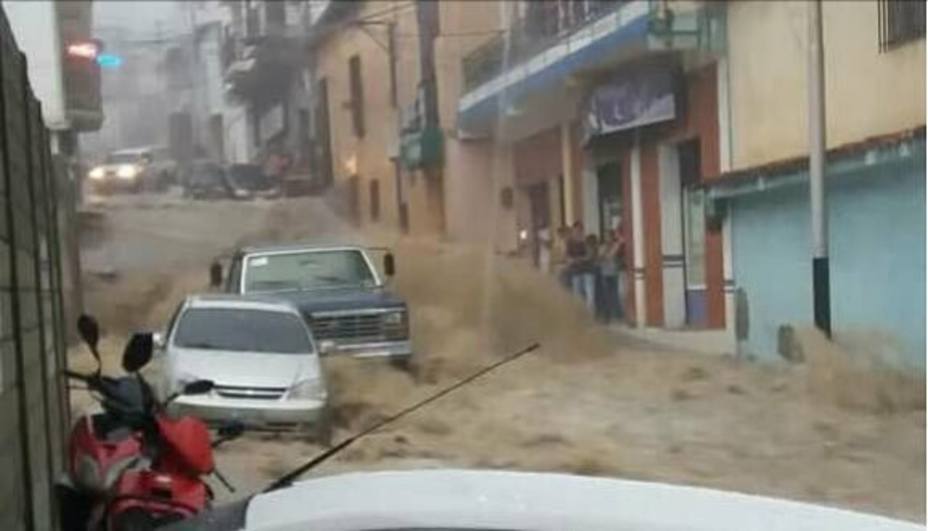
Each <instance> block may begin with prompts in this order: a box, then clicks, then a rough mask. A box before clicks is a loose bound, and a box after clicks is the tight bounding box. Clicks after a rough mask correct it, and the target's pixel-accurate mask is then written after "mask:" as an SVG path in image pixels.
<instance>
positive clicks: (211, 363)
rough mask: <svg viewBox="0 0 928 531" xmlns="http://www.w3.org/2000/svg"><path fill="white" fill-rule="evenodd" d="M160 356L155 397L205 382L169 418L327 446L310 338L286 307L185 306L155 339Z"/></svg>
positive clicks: (198, 302)
mask: <svg viewBox="0 0 928 531" xmlns="http://www.w3.org/2000/svg"><path fill="white" fill-rule="evenodd" d="M156 342H157V343H159V346H161V348H162V350H163V353H164V355H165V357H166V360H165V362H166V370H165V371H164V382H163V387H162V393H164V394H169V393H172V392H174V391H176V390H177V389H179V388H181V387H183V385H184V384H185V383H187V382H191V381H194V380H198V379H207V380H212V381H213V382H214V383H215V388H214V389H213V391H212V392H210V393H209V394H205V395H196V396H182V397H180V398H178V399H177V400H176V401H174V402H173V403H172V404H171V410H172V412H176V413H184V414H191V415H194V416H197V417H200V418H202V419H203V420H205V421H207V422H224V421H240V422H242V423H243V424H245V425H246V426H250V427H257V428H268V429H303V428H306V427H311V428H312V429H313V430H314V431H315V432H316V435H317V436H318V438H319V439H321V440H322V441H323V442H325V443H327V442H328V437H329V430H330V427H329V424H328V418H327V415H326V411H327V401H328V394H327V391H326V385H325V378H324V376H323V373H322V368H321V366H320V364H319V353H318V351H317V349H316V343H315V341H314V339H313V336H312V333H311V332H310V330H309V328H308V327H307V326H306V323H305V322H304V321H303V319H302V318H301V316H300V313H299V312H298V311H297V310H296V308H295V307H294V306H292V305H291V304H290V303H288V302H283V301H275V300H271V299H267V300H265V299H254V298H243V297H235V296H228V295H199V296H191V297H188V298H187V300H185V301H184V302H183V303H182V304H181V305H180V307H179V308H178V310H177V313H175V315H174V317H173V318H172V320H171V324H170V325H169V328H168V331H167V332H166V334H165V335H163V336H160V335H159V336H157V337H156Z"/></svg>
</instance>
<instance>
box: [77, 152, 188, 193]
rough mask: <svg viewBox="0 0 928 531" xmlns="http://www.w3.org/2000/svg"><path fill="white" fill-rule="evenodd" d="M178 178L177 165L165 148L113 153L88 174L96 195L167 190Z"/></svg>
mask: <svg viewBox="0 0 928 531" xmlns="http://www.w3.org/2000/svg"><path fill="white" fill-rule="evenodd" d="M175 176H176V165H175V163H174V161H173V160H171V158H170V156H169V155H168V153H167V150H165V149H162V148H150V147H144V148H133V149H123V150H119V151H113V152H112V153H110V154H109V155H107V156H106V159H105V160H104V162H103V164H100V165H98V166H95V167H93V168H92V169H91V170H90V171H89V172H88V173H87V178H88V180H89V181H90V186H91V188H92V190H93V191H94V192H96V193H112V192H132V193H138V192H142V191H164V190H166V189H167V188H168V186H170V184H171V182H173V180H174V179H175Z"/></svg>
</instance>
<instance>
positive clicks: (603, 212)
mask: <svg viewBox="0 0 928 531" xmlns="http://www.w3.org/2000/svg"><path fill="white" fill-rule="evenodd" d="M621 179H622V175H621V170H620V168H619V164H618V163H616V162H609V163H606V164H602V165H600V166H598V167H597V168H596V193H597V203H598V204H599V227H598V229H599V235H600V237H602V236H605V234H606V233H607V232H609V231H611V230H615V229H616V227H618V226H619V224H620V223H621V221H622V180H621Z"/></svg>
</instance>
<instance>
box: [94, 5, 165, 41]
mask: <svg viewBox="0 0 928 531" xmlns="http://www.w3.org/2000/svg"><path fill="white" fill-rule="evenodd" d="M93 6H94V7H93V10H94V11H93V17H94V26H95V27H97V28H100V27H108V26H119V27H123V28H126V29H127V30H129V31H131V32H132V33H135V34H138V36H139V37H143V38H151V37H154V36H155V35H156V33H157V30H158V22H161V23H162V31H163V32H164V33H165V34H171V33H174V32H175V31H176V29H175V26H176V25H177V24H178V18H177V17H178V8H177V5H176V2H174V1H172V0H147V1H141V2H139V1H131V0H95V1H94V3H93Z"/></svg>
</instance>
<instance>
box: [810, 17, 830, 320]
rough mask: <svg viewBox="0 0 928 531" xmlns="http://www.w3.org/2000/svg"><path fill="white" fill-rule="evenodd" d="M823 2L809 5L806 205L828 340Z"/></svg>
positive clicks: (815, 289) (818, 315) (818, 312)
mask: <svg viewBox="0 0 928 531" xmlns="http://www.w3.org/2000/svg"><path fill="white" fill-rule="evenodd" d="M824 63H825V62H824V50H823V46H822V2H821V0H812V1H811V2H810V3H809V203H810V207H811V221H812V296H813V315H814V316H815V326H816V327H817V328H818V329H819V330H821V331H822V332H823V333H824V334H825V335H826V336H828V337H831V300H830V299H831V293H830V292H831V289H830V286H829V278H828V277H829V275H828V273H829V271H828V270H829V266H828V219H827V214H828V213H827V211H826V210H825V208H826V206H825V145H826V144H825V64H824Z"/></svg>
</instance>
